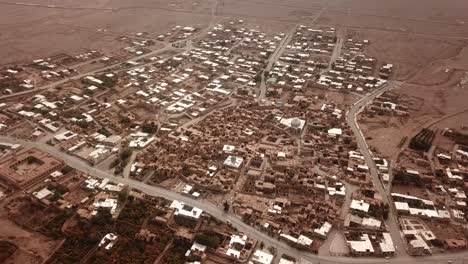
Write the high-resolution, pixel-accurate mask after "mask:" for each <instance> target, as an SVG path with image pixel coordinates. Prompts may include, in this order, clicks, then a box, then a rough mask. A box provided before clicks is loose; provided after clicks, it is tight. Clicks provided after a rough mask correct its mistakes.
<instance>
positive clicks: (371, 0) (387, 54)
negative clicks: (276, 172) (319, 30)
mask: <svg viewBox="0 0 468 264" xmlns="http://www.w3.org/2000/svg"><path fill="white" fill-rule="evenodd" d="M214 4H215V1H214V0H173V1H170V0H156V1H149V0H133V1H124V0H81V1H79V2H77V1H73V0H63V1H58V0H27V1H21V2H18V4H14V1H11V0H7V1H1V2H0V6H1V7H0V32H1V33H0V44H1V45H2V47H3V48H2V50H1V51H0V63H9V62H15V61H18V60H30V59H33V58H38V57H44V56H50V55H53V54H56V53H59V52H64V51H67V52H72V51H76V52H79V51H81V50H82V49H85V48H92V49H100V50H102V51H112V50H115V49H118V48H120V45H117V44H116V42H115V41H114V40H115V38H114V37H115V36H118V35H134V34H135V33H137V32H148V34H149V36H155V35H157V34H160V33H165V32H167V31H168V30H170V29H171V28H172V27H174V26H175V25H198V26H201V27H203V26H205V25H207V24H208V23H209V21H210V13H211V8H212V6H214ZM467 6H468V3H467V2H466V1H463V0H447V1H438V0H427V1H426V2H425V4H424V5H420V4H419V1H417V0H410V1H403V0H398V1H375V0H359V1H358V0H329V1H322V0H307V1H306V0H290V1H287V2H284V1H280V0H271V1H266V0H219V1H217V6H216V12H215V15H216V17H217V18H219V19H221V18H230V19H232V18H244V19H249V20H256V21H263V22H264V23H265V24H267V25H269V26H270V27H272V28H276V26H277V24H278V23H286V24H297V23H303V24H311V23H316V24H324V25H328V26H346V27H348V28H350V29H353V28H355V29H360V30H363V31H367V32H370V33H371V34H370V35H375V37H374V38H373V39H375V40H376V43H379V41H380V42H381V44H385V45H380V48H379V47H377V46H376V47H371V48H370V50H369V52H370V53H371V54H375V53H383V54H380V55H382V56H384V58H395V57H396V58H397V59H398V60H400V61H402V64H405V62H406V60H407V59H408V58H407V57H411V60H413V59H415V62H414V63H409V67H411V66H414V65H416V66H418V65H419V66H420V65H422V64H425V63H428V60H425V58H426V55H419V52H420V51H422V52H423V53H424V54H426V51H427V52H429V53H431V54H437V55H436V56H435V57H429V58H428V59H429V61H430V59H431V58H433V59H438V58H446V57H450V56H454V55H456V53H457V50H459V49H460V45H461V43H460V41H461V40H468V27H466V25H465V24H464V23H465V21H468V15H467V14H466V12H464V10H466V8H467ZM410 7H415V8H410ZM416 7H417V8H416ZM389 33H391V34H389ZM428 37H432V38H433V39H432V40H428ZM442 37H444V38H446V40H443V39H441V38H442ZM408 52H409V53H408ZM415 52H416V53H415ZM408 54H411V55H412V56H407V55H408ZM413 57H414V58H413ZM400 71H401V73H400V75H401V76H406V72H407V71H409V70H405V69H404V67H403V68H402V70H400Z"/></svg>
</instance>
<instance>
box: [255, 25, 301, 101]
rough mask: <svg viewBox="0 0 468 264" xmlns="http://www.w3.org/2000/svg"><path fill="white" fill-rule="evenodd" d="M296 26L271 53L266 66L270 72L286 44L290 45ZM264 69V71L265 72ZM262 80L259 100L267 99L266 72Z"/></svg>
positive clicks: (266, 69)
mask: <svg viewBox="0 0 468 264" xmlns="http://www.w3.org/2000/svg"><path fill="white" fill-rule="evenodd" d="M296 28H297V25H295V26H294V27H293V28H292V29H291V30H290V31H289V33H288V34H286V35H285V36H284V38H283V39H282V40H281V42H280V44H279V45H278V47H277V48H276V50H275V51H274V52H273V54H271V56H270V58H269V59H268V64H267V66H266V68H265V71H267V72H269V71H270V70H271V68H273V65H274V64H275V62H277V61H278V60H279V58H280V57H281V55H282V54H283V51H284V49H285V48H286V46H287V45H288V43H289V41H290V40H291V38H292V37H293V35H294V32H295V31H296ZM265 71H264V72H265ZM261 77H262V80H261V84H260V95H259V96H258V99H259V100H263V99H265V95H266V83H265V82H266V80H265V74H262V76H261Z"/></svg>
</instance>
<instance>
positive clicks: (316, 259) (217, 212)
mask: <svg viewBox="0 0 468 264" xmlns="http://www.w3.org/2000/svg"><path fill="white" fill-rule="evenodd" d="M0 141H2V142H6V143H17V144H21V145H23V146H25V147H36V148H39V149H41V150H42V151H44V152H47V153H49V154H51V155H53V156H56V157H60V158H61V159H63V160H64V161H65V162H66V163H67V164H68V165H69V166H71V167H73V168H75V169H77V170H80V171H83V172H87V173H89V174H90V175H92V176H93V177H97V178H107V179H110V180H111V181H112V182H114V183H123V184H126V185H128V186H130V187H131V188H133V189H136V190H140V191H142V192H144V193H146V194H148V195H152V196H158V197H163V198H165V199H168V200H179V201H182V202H184V203H186V204H188V205H190V206H194V207H198V208H200V209H202V210H204V211H205V212H206V213H208V214H210V215H211V216H213V217H215V218H217V219H220V220H222V221H231V223H232V225H233V226H234V227H235V228H237V229H238V230H239V231H240V232H242V233H244V234H246V235H248V236H250V237H252V238H255V239H257V240H259V241H263V243H264V244H265V245H266V246H273V247H276V248H278V251H280V252H287V254H288V255H291V256H293V257H296V258H297V259H301V258H302V259H305V260H308V261H311V262H312V263H313V264H315V263H321V264H335V263H388V262H389V260H386V259H381V258H359V259H357V258H347V257H332V256H317V255H313V254H310V253H307V252H302V251H299V250H297V249H295V248H292V247H290V246H288V245H287V244H285V243H283V242H281V241H278V240H276V239H274V238H271V237H269V236H268V235H266V234H265V233H262V232H260V231H258V230H257V229H255V228H254V227H252V226H249V225H247V224H245V223H244V222H243V221H242V220H241V219H240V218H239V217H237V216H235V215H233V214H231V213H225V212H224V211H223V210H222V209H221V208H219V207H217V206H216V205H214V204H212V203H210V202H208V201H206V200H195V199H192V198H191V197H188V196H185V195H182V194H180V193H177V192H175V191H172V190H168V189H165V188H162V187H158V186H152V185H148V184H145V183H143V182H140V181H135V180H132V179H127V178H122V177H116V176H114V175H113V174H111V173H109V172H107V171H103V170H100V169H97V168H94V167H92V166H90V165H89V164H88V163H86V162H85V161H83V160H81V159H79V158H77V157H75V156H71V155H68V154H65V153H63V152H61V151H59V150H57V149H56V148H54V147H53V146H50V145H47V144H45V143H42V142H31V141H25V140H19V139H15V138H11V137H6V136H0ZM463 257H468V254H467V253H466V252H465V253H456V254H451V255H441V256H433V257H425V258H410V257H404V258H399V259H398V261H396V263H408V264H412V263H434V264H436V263H437V264H439V263H440V264H441V263H447V260H456V259H458V260H459V261H458V262H457V261H454V262H453V263H457V264H458V263H460V264H461V263H463ZM467 260H468V258H467ZM467 263H468V262H467Z"/></svg>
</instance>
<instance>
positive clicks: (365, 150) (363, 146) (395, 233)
mask: <svg viewBox="0 0 468 264" xmlns="http://www.w3.org/2000/svg"><path fill="white" fill-rule="evenodd" d="M398 84H399V83H398V82H390V83H388V84H387V85H385V86H383V87H382V88H380V89H377V90H376V91H374V92H372V93H371V94H369V95H368V96H366V97H363V98H362V99H361V100H359V101H357V102H356V103H355V104H354V105H353V106H352V107H351V109H350V110H349V111H348V113H347V122H348V125H349V126H350V127H351V129H352V131H353V133H354V135H355V137H356V140H357V144H358V147H359V149H360V151H361V153H362V155H363V156H364V159H365V161H366V164H367V165H368V166H369V170H370V174H371V176H372V181H373V183H374V187H375V189H376V190H377V192H378V193H379V194H380V196H381V197H382V200H383V202H385V203H387V204H389V205H390V203H391V200H390V199H389V194H388V193H387V192H386V191H385V189H384V187H383V185H382V182H381V181H380V178H379V173H378V170H377V167H376V166H375V163H374V161H373V156H372V153H371V151H370V150H369V147H368V145H367V143H366V140H365V137H364V135H363V133H362V131H361V129H360V128H359V125H358V123H357V118H356V116H357V115H358V114H359V113H360V112H361V111H362V110H363V109H364V107H365V106H366V105H367V104H368V103H369V102H370V101H371V100H373V99H374V98H376V97H378V96H379V95H381V94H382V93H383V92H385V91H388V90H390V89H392V88H394V87H395V86H397V85H398ZM390 207H391V206H390ZM386 224H387V227H388V231H389V232H390V234H391V236H392V239H393V242H394V243H395V245H396V246H397V247H398V248H399V249H401V250H399V251H397V254H396V255H397V257H399V256H405V255H406V256H407V253H406V251H405V250H403V249H404V248H405V244H404V241H403V239H402V238H401V235H400V229H399V227H398V224H397V220H396V217H395V215H394V214H393V213H390V216H389V218H388V220H387V221H386Z"/></svg>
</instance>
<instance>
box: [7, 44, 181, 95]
mask: <svg viewBox="0 0 468 264" xmlns="http://www.w3.org/2000/svg"><path fill="white" fill-rule="evenodd" d="M170 50H178V49H176V48H173V47H172V44H170V43H167V44H166V45H165V46H164V47H163V48H160V49H157V50H154V51H151V52H149V53H146V54H143V55H140V56H137V57H134V58H132V59H130V60H131V61H137V60H140V59H144V58H147V57H152V56H155V55H157V54H160V53H163V52H165V51H170ZM130 60H129V61H130ZM122 63H125V62H116V63H113V64H110V65H108V66H105V67H102V68H99V69H95V70H92V71H89V72H85V73H81V74H78V75H75V76H72V77H69V78H64V79H61V80H59V81H56V82H52V83H49V84H46V85H43V86H40V87H36V88H34V89H31V90H26V91H22V92H19V93H14V94H8V95H3V96H0V100H1V99H8V98H13V97H17V96H22V95H26V94H31V93H37V92H41V91H44V90H47V89H51V88H54V87H56V86H58V85H61V84H64V83H66V82H68V81H72V80H79V79H81V78H83V77H86V76H88V75H93V74H96V73H98V72H103V71H107V70H111V69H113V68H115V67H116V66H118V65H120V64H122ZM152 63H154V62H151V63H146V64H142V65H138V66H135V67H133V68H138V67H143V66H145V65H148V64H152ZM129 69H131V68H129ZM125 70H128V69H125Z"/></svg>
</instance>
